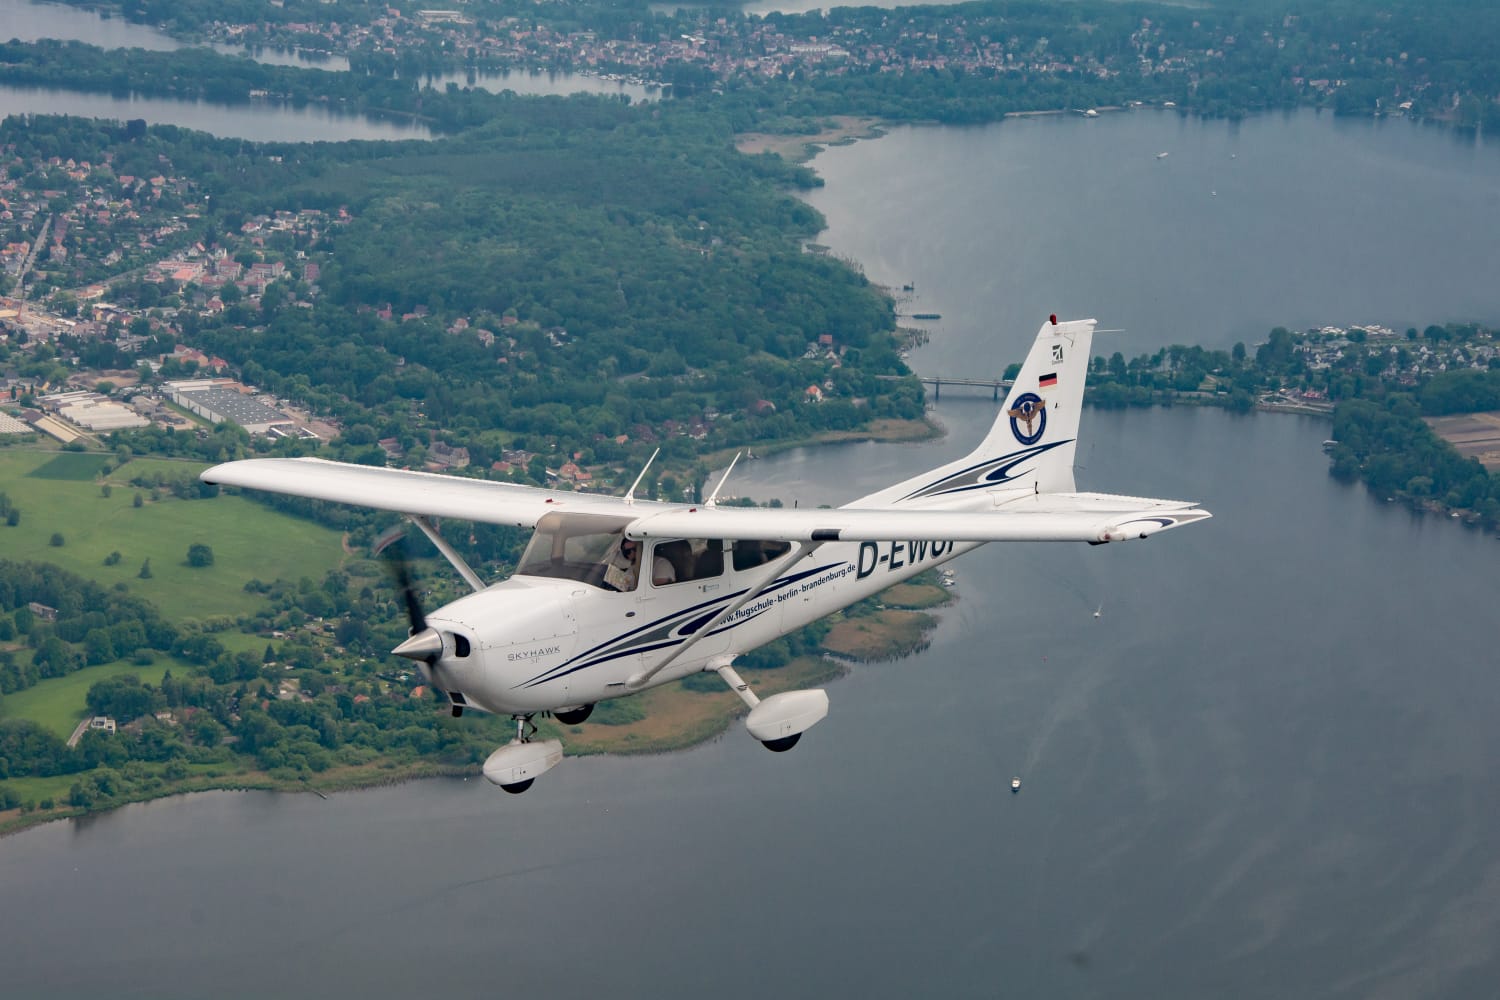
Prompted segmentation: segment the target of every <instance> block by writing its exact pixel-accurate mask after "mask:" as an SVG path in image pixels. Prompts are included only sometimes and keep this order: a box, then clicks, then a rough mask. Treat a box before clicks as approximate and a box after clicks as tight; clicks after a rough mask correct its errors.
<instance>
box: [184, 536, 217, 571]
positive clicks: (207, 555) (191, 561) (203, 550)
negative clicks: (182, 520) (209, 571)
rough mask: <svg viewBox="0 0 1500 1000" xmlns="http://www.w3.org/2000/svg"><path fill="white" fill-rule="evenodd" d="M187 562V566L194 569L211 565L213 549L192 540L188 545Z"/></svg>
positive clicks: (212, 562)
mask: <svg viewBox="0 0 1500 1000" xmlns="http://www.w3.org/2000/svg"><path fill="white" fill-rule="evenodd" d="M187 562H188V565H189V566H192V567H194V568H195V569H202V568H203V567H205V566H212V565H213V564H214V550H213V549H211V548H209V547H208V546H207V545H204V544H203V543H202V542H194V543H193V544H192V545H189V546H188V554H187Z"/></svg>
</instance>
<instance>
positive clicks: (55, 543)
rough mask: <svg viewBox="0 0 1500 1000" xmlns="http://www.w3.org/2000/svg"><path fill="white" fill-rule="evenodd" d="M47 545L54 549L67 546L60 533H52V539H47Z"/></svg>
mask: <svg viewBox="0 0 1500 1000" xmlns="http://www.w3.org/2000/svg"><path fill="white" fill-rule="evenodd" d="M47 544H48V545H50V546H52V547H53V548H54V549H60V548H62V547H63V546H64V545H65V544H67V539H65V538H63V536H62V532H61V531H54V532H53V533H52V537H51V538H50V539H48V541H47Z"/></svg>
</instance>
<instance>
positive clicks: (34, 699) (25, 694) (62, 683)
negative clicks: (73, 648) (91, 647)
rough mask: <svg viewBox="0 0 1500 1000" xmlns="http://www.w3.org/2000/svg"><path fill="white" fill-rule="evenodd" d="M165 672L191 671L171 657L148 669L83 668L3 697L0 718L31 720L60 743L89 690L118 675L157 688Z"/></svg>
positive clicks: (128, 665) (116, 664)
mask: <svg viewBox="0 0 1500 1000" xmlns="http://www.w3.org/2000/svg"><path fill="white" fill-rule="evenodd" d="M168 669H171V670H174V671H176V675H175V676H178V677H186V676H187V675H189V674H190V673H192V670H193V668H192V667H191V666H189V665H188V664H186V663H183V662H181V661H179V660H175V659H173V658H172V657H170V656H164V655H161V654H158V655H157V658H156V662H155V663H153V664H152V665H151V666H149V667H137V666H135V665H134V664H131V663H128V662H126V661H125V660H116V661H115V662H114V663H101V664H99V666H97V667H84V668H83V669H82V670H78V671H75V672H73V673H71V674H68V675H67V676H66V677H53V678H51V679H49V680H45V681H42V682H40V683H38V684H35V685H33V686H31V687H29V688H27V689H26V690H24V691H17V692H16V693H15V694H8V695H6V696H5V701H4V703H3V704H0V715H3V716H4V717H6V718H24V719H30V720H31V721H33V722H36V723H38V724H40V725H42V726H45V727H46V728H48V729H50V730H52V732H54V733H56V734H57V735H58V736H61V737H62V738H63V739H67V738H68V737H69V736H72V735H73V727H74V726H76V725H78V720H79V719H82V718H83V716H84V713H85V711H86V709H87V707H88V705H87V702H86V700H85V698H86V697H87V695H88V693H89V688H91V687H93V686H94V685H95V684H97V683H99V682H100V681H102V680H105V679H106V678H109V677H117V676H119V675H120V674H135V675H136V676H137V677H139V678H140V679H141V681H142V682H144V683H146V684H160V683H161V678H162V675H163V674H165V673H166V672H167V670H168Z"/></svg>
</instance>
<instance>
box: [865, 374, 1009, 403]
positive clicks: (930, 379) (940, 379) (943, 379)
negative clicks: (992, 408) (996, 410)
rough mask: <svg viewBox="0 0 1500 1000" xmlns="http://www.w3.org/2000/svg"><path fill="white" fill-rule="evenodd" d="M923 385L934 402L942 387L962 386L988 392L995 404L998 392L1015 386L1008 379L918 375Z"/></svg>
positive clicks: (941, 396)
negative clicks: (928, 387)
mask: <svg viewBox="0 0 1500 1000" xmlns="http://www.w3.org/2000/svg"><path fill="white" fill-rule="evenodd" d="M900 377H901V376H899V375H877V376H876V378H883V379H895V378H900ZM917 377H918V378H919V379H921V380H922V384H923V385H927V386H931V387H932V398H933V399H934V400H938V399H942V398H943V386H945V385H962V386H970V387H974V388H979V389H988V390H990V395H991V396H992V397H993V398H994V400H995V402H997V403H998V402H1000V390H1002V389H1009V388H1010V387H1011V386H1013V385H1015V380H1014V379H1008V378H949V377H948V376H947V375H918V376H917Z"/></svg>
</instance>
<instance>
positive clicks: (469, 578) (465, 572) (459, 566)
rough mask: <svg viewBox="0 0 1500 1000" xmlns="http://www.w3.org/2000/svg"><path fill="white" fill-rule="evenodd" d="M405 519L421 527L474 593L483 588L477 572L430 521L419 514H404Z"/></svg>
mask: <svg viewBox="0 0 1500 1000" xmlns="http://www.w3.org/2000/svg"><path fill="white" fill-rule="evenodd" d="M406 519H407V520H408V521H410V522H411V523H412V524H415V525H416V526H417V527H419V528H421V529H422V534H424V535H426V536H427V540H428V541H429V542H431V543H432V544H433V545H435V546H437V550H438V551H439V552H441V553H442V554H443V558H444V559H446V560H448V561H449V562H450V563H452V564H453V568H454V569H456V570H458V575H459V576H461V577H463V578H464V582H465V583H467V584H468V585H469V586H471V587H473V588H474V592H475V593H478V592H479V591H481V590H483V589H484V581H483V580H481V579H479V574H478V573H475V572H474V571H473V570H472V569H470V568H469V564H468V563H466V562H464V557H463V556H461V555H459V554H458V552H457V551H456V550H455V549H454V548H453V546H451V545H449V544H448V542H447V539H445V538H443V536H442V535H440V534H438V530H437V528H436V527H435V526H434V525H433V523H432V522H431V521H429V520H428V519H427V518H426V517H424V516H422V515H421V514H408V515H406Z"/></svg>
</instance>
